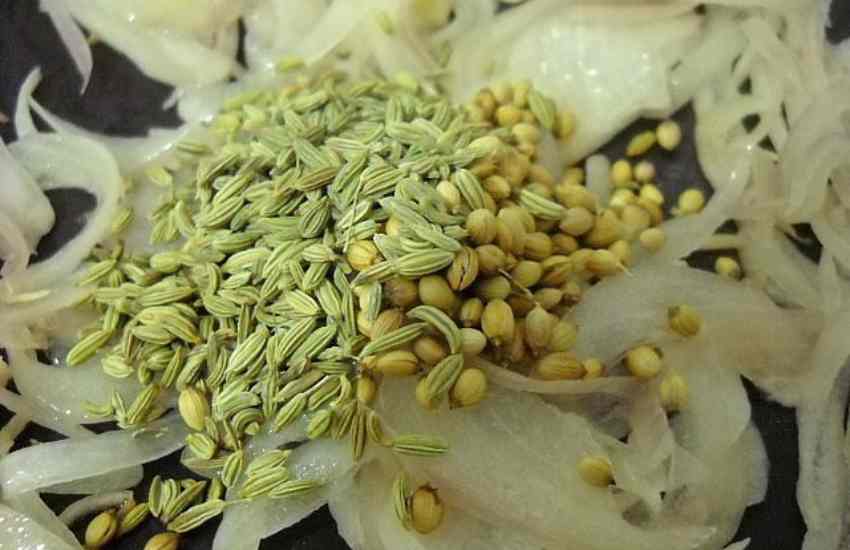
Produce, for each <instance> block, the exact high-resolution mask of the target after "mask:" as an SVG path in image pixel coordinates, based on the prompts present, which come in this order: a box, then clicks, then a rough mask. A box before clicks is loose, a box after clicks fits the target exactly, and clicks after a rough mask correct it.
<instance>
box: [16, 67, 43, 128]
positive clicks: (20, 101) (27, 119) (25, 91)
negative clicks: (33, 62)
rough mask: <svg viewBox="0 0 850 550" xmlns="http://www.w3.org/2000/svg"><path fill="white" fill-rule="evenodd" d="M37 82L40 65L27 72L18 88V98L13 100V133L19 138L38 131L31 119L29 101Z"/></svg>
mask: <svg viewBox="0 0 850 550" xmlns="http://www.w3.org/2000/svg"><path fill="white" fill-rule="evenodd" d="M39 82H41V67H36V68H34V69H33V70H31V71H30V72H29V74H28V75H27V77H26V78H25V79H24V81H23V82H22V83H21V87H20V88H19V89H18V98H17V100H16V102H15V133H16V134H17V136H18V138H19V139H20V138H22V137H24V136H27V135H29V134H37V133H38V128H36V126H35V122H33V120H32V113H31V112H30V104H29V101H30V98H31V97H32V94H33V93H34V92H35V89H36V88H37V87H38V84H39Z"/></svg>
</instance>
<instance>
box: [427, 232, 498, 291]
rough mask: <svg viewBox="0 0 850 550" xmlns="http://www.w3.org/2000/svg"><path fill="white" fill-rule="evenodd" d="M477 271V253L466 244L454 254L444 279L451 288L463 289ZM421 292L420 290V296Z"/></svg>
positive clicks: (476, 276)
mask: <svg viewBox="0 0 850 550" xmlns="http://www.w3.org/2000/svg"><path fill="white" fill-rule="evenodd" d="M484 246H488V245H484ZM478 272H479V267H478V253H477V252H476V251H475V250H473V249H471V248H469V247H468V246H464V247H463V248H461V249H460V250H459V251H458V252H457V254H455V259H454V261H453V262H452V265H450V266H449V269H448V271H447V272H446V280H447V281H448V283H449V287H451V288H452V290H463V289H465V288H467V287H469V286H471V285H472V283H474V282H475V279H477V278H478ZM421 294H422V293H421V291H420V296H421ZM423 301H424V299H423Z"/></svg>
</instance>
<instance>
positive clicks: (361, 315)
mask: <svg viewBox="0 0 850 550" xmlns="http://www.w3.org/2000/svg"><path fill="white" fill-rule="evenodd" d="M356 321H357V330H358V331H359V332H360V334H362V335H363V336H368V337H369V338H371V337H372V327H374V325H375V321H373V320H371V319H369V315H368V314H367V313H366V310H365V309H361V310H360V311H358V312H357V319H356Z"/></svg>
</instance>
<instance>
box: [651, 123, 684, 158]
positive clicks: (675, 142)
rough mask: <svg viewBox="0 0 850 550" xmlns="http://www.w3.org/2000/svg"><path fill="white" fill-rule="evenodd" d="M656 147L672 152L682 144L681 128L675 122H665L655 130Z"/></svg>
mask: <svg viewBox="0 0 850 550" xmlns="http://www.w3.org/2000/svg"><path fill="white" fill-rule="evenodd" d="M655 134H656V136H657V137H658V145H660V146H661V148H662V149H666V150H667V151H672V150H674V149H676V147H678V146H679V144H680V143H682V127H681V126H679V123H678V122H676V121H675V120H665V121H664V122H662V123H661V124H659V125H658V128H657V129H656V130H655Z"/></svg>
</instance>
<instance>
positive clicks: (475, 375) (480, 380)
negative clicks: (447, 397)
mask: <svg viewBox="0 0 850 550" xmlns="http://www.w3.org/2000/svg"><path fill="white" fill-rule="evenodd" d="M486 395H487V375H486V374H484V371H483V370H481V369H475V368H470V369H464V370H463V372H461V373H460V376H458V379H457V382H455V385H454V386H452V391H451V399H452V403H453V404H454V405H455V406H457V407H471V406H473V405H477V404H478V403H481V401H483V400H484V397H485V396H486Z"/></svg>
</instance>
